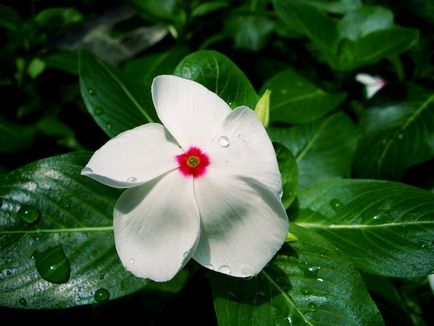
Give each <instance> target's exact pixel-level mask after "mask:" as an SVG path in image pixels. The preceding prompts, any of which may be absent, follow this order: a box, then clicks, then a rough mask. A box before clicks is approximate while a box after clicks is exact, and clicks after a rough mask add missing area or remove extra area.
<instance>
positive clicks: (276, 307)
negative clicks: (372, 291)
mask: <svg viewBox="0 0 434 326" xmlns="http://www.w3.org/2000/svg"><path fill="white" fill-rule="evenodd" d="M291 232H293V233H294V234H295V235H296V236H297V238H298V241H296V242H294V243H292V244H291V246H289V245H287V244H285V245H284V247H283V248H282V250H281V252H280V254H279V255H277V256H276V257H275V258H274V260H273V261H272V263H271V264H270V265H269V266H268V267H267V268H266V269H265V270H264V271H262V272H261V273H260V274H259V275H257V276H256V277H254V278H253V279H251V280H238V279H234V278H228V277H226V276H220V275H215V274H213V275H212V277H211V285H212V290H213V295H214V305H215V308H216V313H217V318H218V320H219V325H237V326H238V325H239V326H241V325H336V324H338V325H383V322H382V319H381V316H380V313H379V312H378V310H377V308H376V307H375V304H374V302H373V301H372V300H371V298H370V297H369V295H368V292H367V291H366V288H365V286H364V284H363V281H362V279H361V277H360V274H359V273H358V272H357V271H356V270H355V269H354V267H353V265H352V264H351V262H350V261H349V260H348V258H347V257H346V256H345V255H343V254H342V253H341V252H339V251H337V250H336V247H334V246H333V245H332V244H331V243H330V242H328V241H327V240H326V239H324V238H323V237H321V236H320V235H318V234H316V233H314V232H311V231H308V230H306V229H304V228H301V227H298V226H296V225H294V226H293V227H292V229H291ZM337 266H338V267H339V268H337ZM361 307H363V308H361Z"/></svg>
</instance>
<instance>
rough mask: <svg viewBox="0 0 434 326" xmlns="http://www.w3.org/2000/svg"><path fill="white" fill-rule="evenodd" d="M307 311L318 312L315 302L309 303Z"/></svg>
mask: <svg viewBox="0 0 434 326" xmlns="http://www.w3.org/2000/svg"><path fill="white" fill-rule="evenodd" d="M307 310H308V311H309V312H315V311H316V305H315V304H314V303H313V302H311V303H309V304H308V305H307Z"/></svg>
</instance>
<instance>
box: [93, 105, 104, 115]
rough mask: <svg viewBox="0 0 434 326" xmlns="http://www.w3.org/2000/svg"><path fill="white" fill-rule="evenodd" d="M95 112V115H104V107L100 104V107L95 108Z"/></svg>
mask: <svg viewBox="0 0 434 326" xmlns="http://www.w3.org/2000/svg"><path fill="white" fill-rule="evenodd" d="M93 113H94V114H95V115H102V114H103V113H104V109H103V108H101V107H99V106H98V107H96V108H95V110H94V111H93Z"/></svg>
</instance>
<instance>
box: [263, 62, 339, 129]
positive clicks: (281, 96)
mask: <svg viewBox="0 0 434 326" xmlns="http://www.w3.org/2000/svg"><path fill="white" fill-rule="evenodd" d="M262 89H263V90H266V89H269V90H271V99H270V102H271V103H270V119H271V121H282V122H289V123H294V124H300V123H307V122H310V121H313V120H316V119H318V118H321V117H322V116H324V115H326V114H327V113H328V112H330V111H332V110H334V109H336V108H337V107H338V106H339V105H340V104H341V103H342V102H343V101H344V100H345V98H346V94H345V93H335V94H332V93H328V92H326V91H324V90H322V89H320V88H319V87H317V86H316V85H315V84H313V83H312V82H310V81H309V80H307V79H305V78H303V77H302V76H300V75H299V74H298V73H296V72H295V71H293V70H285V71H282V72H280V73H278V74H277V75H275V76H273V77H272V78H271V79H269V80H268V81H267V82H266V83H265V84H264V86H263V87H262Z"/></svg>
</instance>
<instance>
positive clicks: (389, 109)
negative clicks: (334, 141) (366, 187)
mask: <svg viewBox="0 0 434 326" xmlns="http://www.w3.org/2000/svg"><path fill="white" fill-rule="evenodd" d="M360 129H361V131H362V133H363V135H364V138H363V139H362V141H361V144H360V146H359V148H358V150H357V154H356V160H355V171H356V173H357V175H358V176H360V177H364V178H366V177H368V178H384V179H399V178H400V177H401V176H402V174H403V173H404V171H405V170H406V169H407V168H408V167H410V166H412V165H415V164H417V163H421V162H424V161H427V160H429V159H431V158H433V157H434V95H433V93H432V92H431V91H428V90H424V89H421V88H418V87H413V86H411V87H410V88H409V90H408V97H407V99H406V100H404V101H401V102H396V103H392V104H388V105H385V106H380V107H373V108H370V109H368V110H367V111H366V112H365V114H364V116H363V117H362V119H361V121H360Z"/></svg>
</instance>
